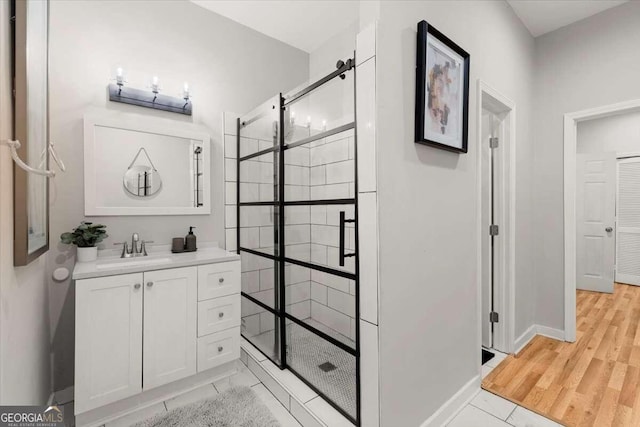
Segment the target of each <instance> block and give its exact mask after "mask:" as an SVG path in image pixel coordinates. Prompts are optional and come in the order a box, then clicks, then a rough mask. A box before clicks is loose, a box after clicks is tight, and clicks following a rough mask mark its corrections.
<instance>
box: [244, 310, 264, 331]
mask: <svg viewBox="0 0 640 427" xmlns="http://www.w3.org/2000/svg"><path fill="white" fill-rule="evenodd" d="M256 307H257V306H256ZM242 332H244V333H245V334H249V335H251V336H254V335H260V313H255V314H250V315H243V316H242Z"/></svg>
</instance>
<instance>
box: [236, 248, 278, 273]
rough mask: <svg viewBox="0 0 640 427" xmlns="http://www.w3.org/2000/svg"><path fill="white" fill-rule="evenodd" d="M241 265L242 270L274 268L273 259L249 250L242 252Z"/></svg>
mask: <svg viewBox="0 0 640 427" xmlns="http://www.w3.org/2000/svg"><path fill="white" fill-rule="evenodd" d="M240 266H241V269H242V271H243V272H244V271H254V270H263V269H266V268H273V261H272V260H270V259H268V258H265V257H261V256H258V255H252V254H250V253H247V252H240Z"/></svg>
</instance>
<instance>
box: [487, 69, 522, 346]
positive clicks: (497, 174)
mask: <svg viewBox="0 0 640 427" xmlns="http://www.w3.org/2000/svg"><path fill="white" fill-rule="evenodd" d="M478 99H479V104H478V105H479V108H478V136H479V150H478V174H479V177H478V186H479V191H478V194H479V197H480V200H479V203H478V208H479V212H478V220H479V227H478V228H479V230H480V236H479V246H480V248H479V260H478V264H479V267H478V271H479V280H478V281H479V293H480V295H479V300H480V301H481V303H480V307H479V313H478V316H479V324H480V331H479V337H480V338H479V341H480V344H481V345H480V346H479V347H484V348H487V349H494V350H498V351H500V352H504V353H511V352H513V350H514V342H515V337H514V329H513V320H514V317H515V315H514V310H515V302H514V295H515V293H514V290H513V286H514V274H515V272H514V270H515V268H514V262H515V242H514V235H515V232H514V219H515V144H514V142H515V104H514V103H513V102H511V101H510V100H509V99H508V98H506V97H504V96H503V95H501V94H500V93H499V92H497V91H496V90H494V89H492V88H491V87H489V86H488V85H487V84H485V83H484V82H482V81H478Z"/></svg>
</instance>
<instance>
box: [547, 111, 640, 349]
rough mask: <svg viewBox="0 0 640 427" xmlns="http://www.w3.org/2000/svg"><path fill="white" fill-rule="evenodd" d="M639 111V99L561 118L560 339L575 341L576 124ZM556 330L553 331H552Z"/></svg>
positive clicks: (568, 114)
mask: <svg viewBox="0 0 640 427" xmlns="http://www.w3.org/2000/svg"><path fill="white" fill-rule="evenodd" d="M639 110H640V99H636V100H632V101H626V102H621V103H618V104H612V105H606V106H602V107H597V108H591V109H588V110H582V111H576V112H573V113H567V114H565V115H564V339H565V341H569V342H573V341H575V340H576V147H577V145H578V141H577V138H578V137H577V127H578V123H579V122H582V121H586V120H593V119H600V118H603V117H609V116H614V115H617V114H625V113H631V112H634V111H639ZM556 331H557V330H556Z"/></svg>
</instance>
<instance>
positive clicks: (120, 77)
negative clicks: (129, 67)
mask: <svg viewBox="0 0 640 427" xmlns="http://www.w3.org/2000/svg"><path fill="white" fill-rule="evenodd" d="M116 84H117V85H118V86H122V85H123V84H124V70H123V69H122V67H118V69H117V70H116Z"/></svg>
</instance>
